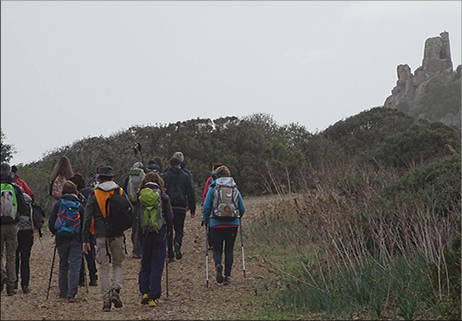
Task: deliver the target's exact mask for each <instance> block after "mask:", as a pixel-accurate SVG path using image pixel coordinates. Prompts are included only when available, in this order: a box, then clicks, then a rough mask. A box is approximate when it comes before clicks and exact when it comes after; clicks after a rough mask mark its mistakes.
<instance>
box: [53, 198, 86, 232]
mask: <svg viewBox="0 0 462 321" xmlns="http://www.w3.org/2000/svg"><path fill="white" fill-rule="evenodd" d="M79 209H80V202H79V201H72V200H67V199H61V201H60V203H59V210H58V217H57V218H56V221H55V229H56V231H57V232H56V234H57V235H59V236H63V237H73V236H74V235H76V234H79V233H80V229H81V226H82V225H81V220H80V213H79Z"/></svg>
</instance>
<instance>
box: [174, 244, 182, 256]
mask: <svg viewBox="0 0 462 321" xmlns="http://www.w3.org/2000/svg"><path fill="white" fill-rule="evenodd" d="M175 256H176V259H177V260H180V259H181V258H182V257H183V254H182V253H181V245H180V243H178V242H175Z"/></svg>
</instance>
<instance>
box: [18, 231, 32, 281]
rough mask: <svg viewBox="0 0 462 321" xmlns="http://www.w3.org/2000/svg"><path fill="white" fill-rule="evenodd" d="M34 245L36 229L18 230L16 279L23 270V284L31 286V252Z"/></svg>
mask: <svg viewBox="0 0 462 321" xmlns="http://www.w3.org/2000/svg"><path fill="white" fill-rule="evenodd" d="M32 245H34V231H32V230H21V231H18V248H17V249H16V280H18V281H19V278H18V275H19V270H21V286H29V280H30V253H31V249H32Z"/></svg>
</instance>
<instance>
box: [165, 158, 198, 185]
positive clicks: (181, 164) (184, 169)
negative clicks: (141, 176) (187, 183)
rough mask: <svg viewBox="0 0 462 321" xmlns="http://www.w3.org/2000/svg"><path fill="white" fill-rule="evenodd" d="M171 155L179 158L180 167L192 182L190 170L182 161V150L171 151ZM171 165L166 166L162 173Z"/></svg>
mask: <svg viewBox="0 0 462 321" xmlns="http://www.w3.org/2000/svg"><path fill="white" fill-rule="evenodd" d="M172 157H176V158H178V159H179V160H180V168H181V170H182V171H183V172H185V173H186V174H187V175H188V176H189V178H190V179H191V182H192V176H191V172H190V171H189V170H188V169H187V168H186V165H185V163H184V155H183V153H182V152H175V153H173V156H172ZM170 168H171V167H167V168H165V169H164V172H163V173H166V172H168V171H169V170H170Z"/></svg>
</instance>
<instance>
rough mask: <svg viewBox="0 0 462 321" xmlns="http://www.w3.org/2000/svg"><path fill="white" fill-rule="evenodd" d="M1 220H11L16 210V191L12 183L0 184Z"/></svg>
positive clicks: (7, 221) (6, 221) (5, 221)
mask: <svg viewBox="0 0 462 321" xmlns="http://www.w3.org/2000/svg"><path fill="white" fill-rule="evenodd" d="M1 194H2V195H1V205H0V206H1V208H2V214H1V221H2V222H3V223H9V222H13V221H14V219H15V218H16V213H17V212H18V201H17V199H16V191H15V189H14V186H13V185H12V184H8V183H2V184H1Z"/></svg>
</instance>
